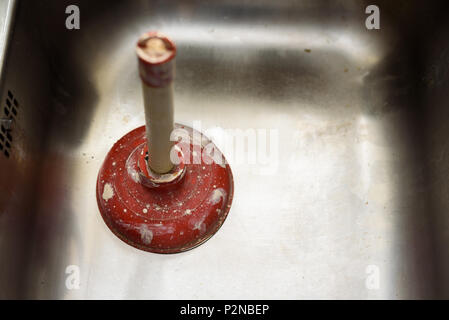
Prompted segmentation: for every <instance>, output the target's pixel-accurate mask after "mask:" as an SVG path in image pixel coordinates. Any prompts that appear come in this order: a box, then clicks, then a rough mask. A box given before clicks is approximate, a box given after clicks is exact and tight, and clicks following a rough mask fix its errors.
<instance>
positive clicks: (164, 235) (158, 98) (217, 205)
mask: <svg viewBox="0 0 449 320" xmlns="http://www.w3.org/2000/svg"><path fill="white" fill-rule="evenodd" d="M136 52H137V57H138V66H139V74H140V78H141V82H142V90H143V100H144V109H145V120H146V125H145V126H141V127H139V128H136V129H134V130H132V131H130V132H129V133H127V134H126V135H124V136H123V137H122V138H121V139H120V140H118V141H117V142H116V143H115V144H114V145H113V146H112V148H111V150H110V151H109V153H108V154H107V155H106V159H105V160H104V162H103V165H102V167H101V169H100V172H99V173H98V178H97V202H98V208H99V210H100V213H101V215H102V217H103V220H104V221H105V223H106V225H107V226H108V227H109V229H110V230H111V231H112V232H113V233H114V234H115V235H116V236H117V237H119V238H120V239H121V240H123V241H124V242H126V243H127V244H129V245H131V246H134V247H136V248H138V249H141V250H145V251H150V252H157V253H176V252H182V251H186V250H189V249H192V248H194V247H196V246H198V245H200V244H202V243H204V242H205V241H206V240H208V239H209V238H210V237H212V236H213V235H214V234H215V233H216V232H217V231H218V229H219V228H220V227H221V225H222V224H223V222H224V221H225V219H226V216H227V215H228V212H229V209H230V207H231V202H232V197H233V190H234V182H233V177H232V172H231V168H230V167H229V164H228V163H227V162H226V159H225V158H224V156H223V154H222V153H221V152H220V150H219V149H218V148H217V147H216V146H215V144H214V143H213V142H212V141H211V140H210V139H209V138H207V137H206V136H204V135H203V134H201V133H200V132H198V131H197V130H194V129H192V128H191V127H188V126H185V125H181V124H174V122H173V117H174V116H173V115H174V106H173V78H174V69H175V55H176V47H175V45H174V43H173V42H172V41H171V40H170V39H168V38H167V37H166V36H164V35H162V34H161V33H159V32H147V33H145V34H143V35H142V36H141V37H140V38H139V40H138V42H137V46H136Z"/></svg>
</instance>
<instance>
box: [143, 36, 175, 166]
mask: <svg viewBox="0 0 449 320" xmlns="http://www.w3.org/2000/svg"><path fill="white" fill-rule="evenodd" d="M136 51H137V57H138V62H139V74H140V78H141V80H142V90H143V101H144V106H145V121H146V135H147V141H148V153H149V158H148V164H149V167H150V169H151V170H153V171H154V172H157V173H167V172H169V171H170V170H171V169H172V168H173V163H172V162H171V160H170V150H171V148H172V146H173V142H172V141H170V134H171V132H172V130H173V117H174V107H173V78H174V74H175V56H176V47H175V45H174V44H173V42H172V41H171V40H170V39H168V38H167V37H166V36H164V35H163V34H161V33H159V32H147V33H145V34H143V35H142V36H141V37H140V38H139V41H138V42H137V46H136Z"/></svg>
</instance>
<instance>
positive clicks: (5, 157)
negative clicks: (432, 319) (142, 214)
mask: <svg viewBox="0 0 449 320" xmlns="http://www.w3.org/2000/svg"><path fill="white" fill-rule="evenodd" d="M72 2H73V3H72ZM72 4H74V5H77V7H78V8H79V11H80V28H79V29H76V28H75V29H67V28H66V19H67V17H68V16H69V14H68V13H66V8H67V6H69V5H72ZM370 4H371V3H370V2H369V1H342V0H340V1H338V0H336V1H330V0H322V1H311V0H309V1H276V2H272V1H268V0H262V1H246V0H240V1H236V0H224V1H146V0H140V1H87V0H78V1H66V0H64V1H56V0H54V1H50V0H42V1H20V0H17V1H13V0H9V1H4V3H3V4H1V5H0V13H2V16H3V17H2V18H1V19H3V20H0V22H1V23H3V25H4V29H3V30H4V32H3V37H2V40H0V48H1V50H0V52H1V53H0V62H1V64H0V71H1V78H0V103H1V105H0V118H2V119H3V120H2V126H3V127H2V129H1V130H2V131H1V133H0V135H1V136H0V139H1V140H0V143H1V150H0V298H3V299H5V298H29V299H47V298H51V299H244V298H247V299H310V298H311V299H426V298H449V250H447V249H445V247H446V245H445V243H449V232H448V230H449V215H448V213H449V179H448V177H449V126H448V125H447V122H446V121H449V108H448V103H449V102H448V101H449V100H448V99H449V40H448V39H449V38H448V36H447V35H448V33H449V23H448V21H447V18H446V15H447V12H448V4H447V2H445V1H428V2H426V4H425V5H423V3H422V1H394V3H392V2H391V1H377V2H376V5H377V6H378V8H379V10H380V29H367V27H366V26H365V20H366V19H367V17H368V16H369V14H367V13H366V12H365V9H366V7H367V6H368V5H370ZM148 30H159V31H162V32H164V33H165V34H167V35H168V36H169V37H171V38H172V39H173V40H174V41H175V42H176V44H177V47H178V51H177V58H176V65H177V71H176V72H177V73H176V80H175V119H176V122H178V123H181V124H185V125H189V126H195V125H197V126H198V125H199V124H200V125H201V130H202V131H203V132H206V133H207V134H208V135H209V137H211V138H212V139H213V140H214V141H215V142H216V143H217V145H218V146H219V147H220V148H221V149H222V151H223V153H224V155H225V156H226V157H227V158H228V160H229V162H230V165H231V167H232V171H233V175H234V184H235V185H234V187H235V191H234V199H233V204H232V207H231V210H230V212H229V215H228V217H227V219H226V221H225V223H224V224H223V226H222V228H221V229H220V230H219V231H218V232H217V234H216V235H214V236H213V237H212V238H211V239H210V240H209V241H207V242H206V243H204V244H203V245H201V246H199V247H197V248H195V249H193V250H190V251H187V252H184V253H179V254H168V255H167V254H165V255H164V254H153V253H148V252H144V251H140V250H138V249H135V248H133V247H131V246H128V245H127V244H125V243H124V242H122V241H121V240H120V239H118V238H117V237H116V236H115V235H114V234H113V233H112V232H111V231H110V230H109V229H108V227H107V226H106V224H105V223H104V222H103V220H102V218H101V215H100V213H99V210H98V207H97V201H96V194H95V190H96V179H97V174H98V171H99V169H100V167H101V164H102V162H103V160H104V158H105V156H106V153H107V152H108V151H109V149H110V148H111V147H112V145H113V144H114V142H115V141H117V140H118V139H119V138H120V137H122V136H123V135H124V134H126V133H127V132H129V131H130V130H132V129H134V128H136V127H138V126H141V125H143V124H144V122H145V120H144V119H145V118H144V110H143V99H142V93H141V85H140V80H139V76H138V71H137V59H136V55H135V51H134V47H135V43H136V41H137V38H138V37H139V35H140V34H142V33H143V32H145V31H148ZM237 136H240V138H241V137H243V138H244V139H246V138H247V142H248V143H245V144H244V145H243V146H240V147H241V148H240V147H239V148H237V147H235V148H230V147H227V146H228V144H227V142H226V141H234V140H233V139H234V138H236V137H237ZM251 139H253V142H254V141H257V143H260V144H261V145H263V144H264V143H265V142H266V144H267V146H266V150H265V153H263V152H261V154H259V153H254V152H253V151H254V150H253V149H252V147H251V143H250V140H251ZM254 139H255V140H254ZM231 145H232V144H231ZM259 149H260V148H259ZM259 149H258V150H259ZM254 154H256V157H254ZM233 155H234V156H235V157H234V156H233ZM264 155H265V156H264Z"/></svg>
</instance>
